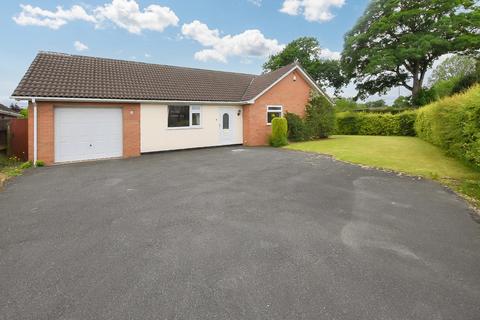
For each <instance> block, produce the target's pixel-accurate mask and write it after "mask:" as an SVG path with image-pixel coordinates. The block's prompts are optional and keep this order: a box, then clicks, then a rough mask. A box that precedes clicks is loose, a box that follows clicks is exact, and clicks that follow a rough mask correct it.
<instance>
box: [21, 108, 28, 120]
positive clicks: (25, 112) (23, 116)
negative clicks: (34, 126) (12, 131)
mask: <svg viewBox="0 0 480 320" xmlns="http://www.w3.org/2000/svg"><path fill="white" fill-rule="evenodd" d="M20 114H21V115H22V118H23V119H26V118H28V109H22V110H20Z"/></svg>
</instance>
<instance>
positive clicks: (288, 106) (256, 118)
mask: <svg viewBox="0 0 480 320" xmlns="http://www.w3.org/2000/svg"><path fill="white" fill-rule="evenodd" d="M294 76H295V77H296V81H294V80H293V78H294ZM310 90H311V88H310V85H309V84H308V82H306V81H305V80H304V79H303V77H302V76H301V75H300V74H299V73H298V72H297V71H294V72H292V73H291V74H289V75H288V76H287V77H285V78H284V79H282V80H281V81H280V82H279V83H277V84H276V85H275V86H274V87H273V88H271V89H270V90H269V91H267V92H266V93H265V94H264V95H263V96H261V97H260V98H258V99H257V101H255V103H254V104H251V105H246V106H244V108H243V110H244V111H243V143H244V144H245V145H247V146H261V145H266V144H268V136H269V135H270V134H271V132H272V128H271V126H269V125H267V106H268V105H282V106H283V112H284V113H285V112H292V113H296V114H298V115H299V116H304V114H305V105H306V104H307V102H308V98H309V96H310Z"/></svg>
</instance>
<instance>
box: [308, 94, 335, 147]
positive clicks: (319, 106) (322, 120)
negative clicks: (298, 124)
mask: <svg viewBox="0 0 480 320" xmlns="http://www.w3.org/2000/svg"><path fill="white" fill-rule="evenodd" d="M305 123H306V126H307V128H308V131H309V134H310V135H311V137H312V138H328V137H329V136H330V135H331V134H332V133H333V131H334V130H335V109H334V107H333V104H331V103H330V101H328V99H327V98H325V97H324V96H323V95H319V94H312V95H311V97H310V99H309V100H308V103H307V106H306V107H305Z"/></svg>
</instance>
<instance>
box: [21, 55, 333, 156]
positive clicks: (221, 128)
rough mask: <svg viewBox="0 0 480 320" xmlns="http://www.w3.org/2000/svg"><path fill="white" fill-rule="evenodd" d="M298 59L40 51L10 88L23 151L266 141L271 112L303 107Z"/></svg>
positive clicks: (305, 92)
mask: <svg viewBox="0 0 480 320" xmlns="http://www.w3.org/2000/svg"><path fill="white" fill-rule="evenodd" d="M311 90H315V91H318V92H319V93H320V94H324V93H323V91H322V90H321V89H320V88H319V87H318V86H317V85H316V84H315V82H314V81H313V80H312V79H311V78H310V77H309V76H308V75H307V74H306V73H305V71H304V70H302V68H301V67H300V66H299V65H298V64H291V65H288V66H285V67H283V68H281V69H278V70H276V71H274V72H270V73H267V74H262V75H252V74H243V73H233V72H220V71H211V70H201V69H192V68H182V67H174V66H166V65H158V64H148V63H140V62H131V61H121V60H113V59H104V58H94V57H86V56H78V55H70V54H62V53H51V52H40V53H39V54H38V55H37V56H36V57H35V60H34V61H33V62H32V64H31V66H30V68H29V69H28V71H27V73H26V74H25V76H24V77H23V79H22V80H21V81H20V83H19V85H18V87H17V88H16V89H15V91H14V93H13V95H12V98H14V99H17V100H28V101H29V120H28V126H29V157H30V160H32V161H36V160H37V159H38V160H43V161H44V162H45V163H46V164H53V163H61V162H68V161H80V160H92V159H102V158H116V157H134V156H139V155H140V154H141V153H145V152H155V151H164V150H175V149H188V148H200V147H211V146H222V145H234V144H243V145H247V146H258V145H265V144H267V141H268V135H269V134H270V132H271V127H270V122H271V119H272V118H273V117H274V116H280V115H282V114H283V113H285V112H287V111H288V112H293V113H296V114H299V115H303V114H304V112H305V105H306V103H307V101H308V98H309V94H310V91H311Z"/></svg>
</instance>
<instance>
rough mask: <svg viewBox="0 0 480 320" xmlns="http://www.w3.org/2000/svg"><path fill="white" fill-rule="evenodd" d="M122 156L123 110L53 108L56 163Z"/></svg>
mask: <svg viewBox="0 0 480 320" xmlns="http://www.w3.org/2000/svg"><path fill="white" fill-rule="evenodd" d="M122 154H123V133H122V109H120V108H83V107H82V108H80V107H79V108H55V162H65V161H79V160H90V159H101V158H113V157H121V156H122Z"/></svg>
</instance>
